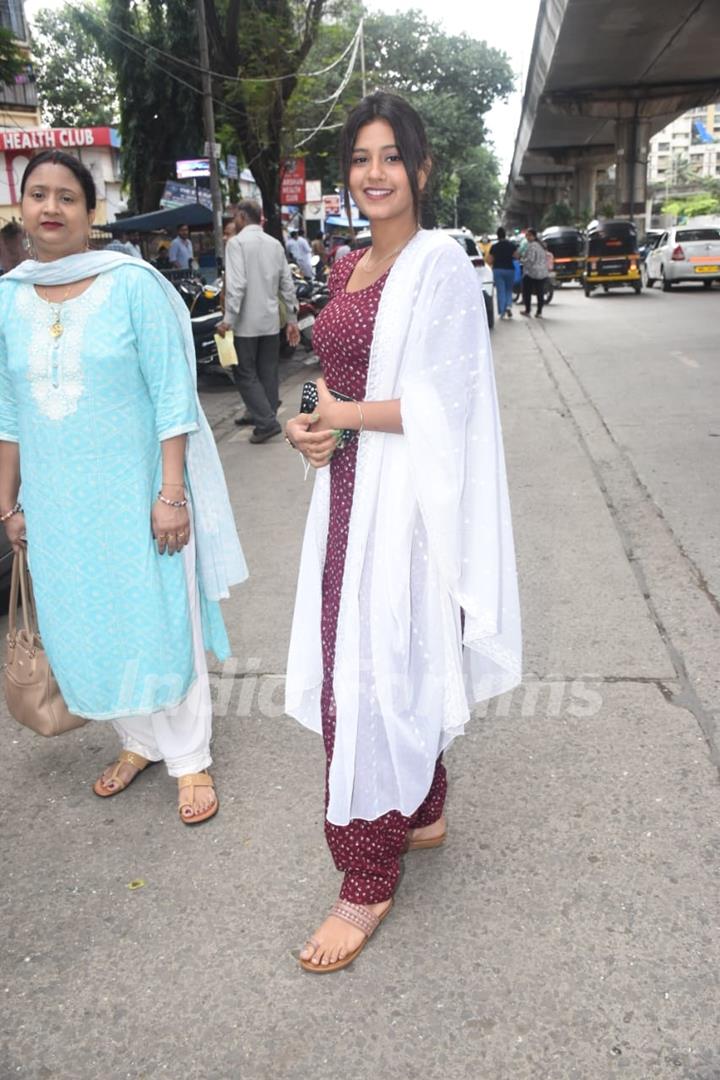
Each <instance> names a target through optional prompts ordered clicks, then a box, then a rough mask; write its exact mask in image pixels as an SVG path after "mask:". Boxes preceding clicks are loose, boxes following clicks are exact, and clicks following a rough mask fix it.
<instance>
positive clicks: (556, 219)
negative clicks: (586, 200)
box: [541, 202, 588, 229]
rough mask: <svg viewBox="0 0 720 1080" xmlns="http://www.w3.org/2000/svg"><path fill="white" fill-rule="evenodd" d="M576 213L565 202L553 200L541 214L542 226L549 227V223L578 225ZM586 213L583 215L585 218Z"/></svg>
mask: <svg viewBox="0 0 720 1080" xmlns="http://www.w3.org/2000/svg"><path fill="white" fill-rule="evenodd" d="M577 217H578V216H577V214H576V213H575V211H574V210H573V208H572V206H570V204H569V203H566V202H554V203H552V204H551V205H550V206H548V208H547V210H546V211H545V213H544V214H543V218H542V223H541V224H542V227H543V229H549V228H550V226H551V225H578V224H579V222H578V220H577ZM587 217H588V215H587V214H586V215H585V219H586V220H587Z"/></svg>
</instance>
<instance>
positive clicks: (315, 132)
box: [295, 23, 362, 150]
mask: <svg viewBox="0 0 720 1080" xmlns="http://www.w3.org/2000/svg"><path fill="white" fill-rule="evenodd" d="M361 28H362V23H361V24H360V29H361ZM359 48H360V34H359V33H358V34H357V35H356V38H355V47H354V49H353V51H352V56H351V57H350V62H349V63H348V67H347V71H346V72H345V75H344V76H343V79H342V81H341V82H340V85H339V86H338V88H337V90H336V91H335V92H334V93H333V94H331V95H330V97H329V98H326V99H325V101H323V102H318V104H325V103H326V102H328V101H331V102H332V104H331V105H330V108H329V109H328V111H327V112H326V113H325V115H324V116H323V118H322V120H321V121H320V123H319V124H318V126H317V127H315V128H312V129H311V130H310V134H309V135H307V136H306V137H305V138H304V139H301V140H300V142H299V143H297V144H296V146H295V149H296V150H299V149H300V148H301V147H303V146H305V144H306V143H308V142H310V140H311V139H312V138H314V137H315V135H318V134H319V133H320V132H321V131H329V130H331V129H330V128H326V127H325V123H326V121H327V120H329V119H330V117H331V116H332V114H333V111H334V109H335V106H336V105H337V103H338V100H339V98H340V95H341V94H342V93H343V91H344V90H345V88H346V87H347V85H348V83H349V82H350V79H351V78H352V76H353V72H354V71H355V61H356V60H357V54H358V49H359ZM333 126H334V127H339V126H341V125H339V124H336V125H333ZM303 130H305V131H307V130H308V129H307V128H305V129H303Z"/></svg>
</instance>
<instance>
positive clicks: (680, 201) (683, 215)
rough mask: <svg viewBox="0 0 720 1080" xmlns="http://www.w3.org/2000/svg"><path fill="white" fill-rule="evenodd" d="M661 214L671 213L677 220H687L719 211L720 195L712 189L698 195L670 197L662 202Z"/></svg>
mask: <svg viewBox="0 0 720 1080" xmlns="http://www.w3.org/2000/svg"><path fill="white" fill-rule="evenodd" d="M662 212H663V214H672V216H673V217H674V218H676V219H677V220H678V221H680V222H683V221H687V220H688V218H692V217H700V216H702V215H703V214H718V213H720V197H718V196H717V195H714V194H713V193H712V191H707V192H703V193H702V194H698V195H688V196H687V197H685V198H681V197H679V198H675V199H670V200H669V201H668V202H666V203H664V204H663V207H662Z"/></svg>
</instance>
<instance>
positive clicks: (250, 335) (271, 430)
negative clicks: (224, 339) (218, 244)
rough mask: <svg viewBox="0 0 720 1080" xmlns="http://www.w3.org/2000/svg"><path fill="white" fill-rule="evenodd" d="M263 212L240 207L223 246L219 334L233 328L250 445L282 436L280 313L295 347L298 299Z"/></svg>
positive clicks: (248, 203)
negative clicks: (222, 308)
mask: <svg viewBox="0 0 720 1080" xmlns="http://www.w3.org/2000/svg"><path fill="white" fill-rule="evenodd" d="M261 216H262V210H261V207H260V204H259V203H257V202H254V201H253V200H252V199H244V200H243V201H242V202H240V203H238V207H237V212H236V215H235V228H236V230H237V235H236V236H232V237H231V238H230V239H229V240H228V242H227V246H226V248H225V313H224V315H223V321H222V322H221V323H220V325H219V326H218V332H219V333H220V334H223V336H224V335H225V333H226V332H227V331H228V330H231V331H232V333H233V335H234V339H235V351H236V352H237V357H238V363H237V367H236V368H234V372H235V382H236V383H237V388H238V390H239V391H240V396H241V397H242V399H243V401H244V402H245V408H246V409H247V412H248V414H249V415H250V416H251V417H252V419H253V421H254V423H255V427H254V429H253V433H252V435H251V436H250V442H252V443H263V442H267V440H268V439H272V438H273V437H274V436H275V435H279V434H280V433H281V432H282V426H281V425H280V424H279V423H278V420H277V415H276V414H277V407H278V403H279V367H280V309H279V303H278V297H282V299H283V301H284V302H285V305H286V307H287V310H288V324H287V330H286V333H287V339H288V342H289V343H290V344H291V345H297V343H298V342H299V340H300V331H299V330H298V325H297V297H296V295H295V286H294V285H293V280H292V275H291V273H290V268H289V266H288V264H287V259H286V258H285V251H284V249H283V246H282V244H281V243H280V242H279V241H278V240H275V239H273V237H272V236H268V234H267V233H266V232H264V231H263V229H262V226H261V225H260V220H261Z"/></svg>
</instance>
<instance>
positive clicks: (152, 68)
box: [78, 0, 203, 213]
mask: <svg viewBox="0 0 720 1080" xmlns="http://www.w3.org/2000/svg"><path fill="white" fill-rule="evenodd" d="M78 18H79V19H80V20H81V24H82V26H83V28H84V29H85V30H86V31H87V33H88V34H89V35H90V36H91V37H92V38H93V39H94V40H95V42H96V43H97V46H98V48H99V49H100V51H101V53H102V55H103V56H105V57H107V60H108V62H109V63H110V64H111V66H112V68H113V70H114V72H115V77H116V80H117V88H118V100H119V102H120V131H121V135H122V143H123V176H124V180H125V182H126V184H127V186H128V188H129V192H130V198H129V204H130V207H131V209H133V210H136V211H137V212H140V213H145V212H148V211H150V210H155V209H156V208H157V206H158V205H159V202H160V198H161V197H162V191H163V188H164V185H165V182H166V180H168V179H169V178H171V177H172V176H174V175H175V162H176V161H177V160H178V159H179V158H185V157H195V156H198V155H199V154H200V152H201V151H202V146H203V134H202V116H201V97H200V93H199V80H198V77H197V73H193V71H192V70H191V71H190V72H189V73H188V72H187V71H186V72H185V74H184V75H183V76H181V78H182V79H183V82H180V81H178V80H177V79H175V78H172V77H171V73H172V74H174V73H175V70H176V69H175V68H174V67H173V62H172V61H168V60H166V58H165V57H164V55H163V54H164V53H167V54H169V55H170V56H172V57H180V58H187V57H191V58H193V59H195V58H196V56H197V28H196V24H195V19H194V17H193V15H192V14H191V15H190V16H189V14H188V5H187V3H186V2H184V0H106V5H105V6H103V7H96V9H95V10H92V9H91V8H89V7H84V8H81V9H78Z"/></svg>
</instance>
